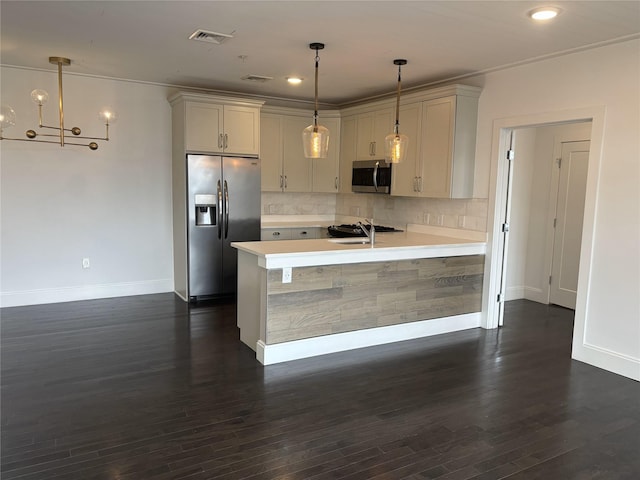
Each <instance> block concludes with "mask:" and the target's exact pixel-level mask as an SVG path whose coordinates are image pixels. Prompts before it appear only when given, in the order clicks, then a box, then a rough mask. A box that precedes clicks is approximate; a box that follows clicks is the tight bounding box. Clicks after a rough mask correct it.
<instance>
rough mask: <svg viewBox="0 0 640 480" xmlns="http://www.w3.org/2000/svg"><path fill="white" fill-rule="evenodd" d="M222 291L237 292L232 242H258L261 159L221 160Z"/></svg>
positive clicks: (235, 256)
mask: <svg viewBox="0 0 640 480" xmlns="http://www.w3.org/2000/svg"><path fill="white" fill-rule="evenodd" d="M222 162H223V163H222V174H223V177H224V179H223V186H222V188H223V203H224V210H223V223H224V227H223V229H222V239H223V250H222V251H223V254H222V255H223V259H222V263H223V271H222V292H223V293H225V294H229V293H235V292H236V289H237V268H238V253H237V251H236V249H235V248H232V247H231V242H245V241H259V240H260V160H259V159H257V158H239V157H238V158H235V157H224V158H223V159H222Z"/></svg>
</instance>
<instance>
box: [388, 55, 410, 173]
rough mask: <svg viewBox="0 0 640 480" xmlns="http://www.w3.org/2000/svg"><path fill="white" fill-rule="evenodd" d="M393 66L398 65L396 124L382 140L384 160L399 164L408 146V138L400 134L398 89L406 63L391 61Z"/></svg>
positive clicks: (397, 60)
mask: <svg viewBox="0 0 640 480" xmlns="http://www.w3.org/2000/svg"><path fill="white" fill-rule="evenodd" d="M393 64H394V65H398V96H397V98H396V123H395V125H394V127H393V133H390V134H389V135H387V136H386V137H385V139H384V158H385V160H386V161H387V162H389V163H400V162H402V161H403V160H404V157H405V155H406V154H407V147H408V146H409V137H407V136H406V135H402V134H401V133H400V120H399V118H400V88H401V81H402V78H401V77H402V75H401V68H402V65H406V64H407V61H406V60H404V59H402V58H399V59H396V60H394V61H393Z"/></svg>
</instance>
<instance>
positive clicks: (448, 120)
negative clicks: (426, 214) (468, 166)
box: [419, 96, 455, 198]
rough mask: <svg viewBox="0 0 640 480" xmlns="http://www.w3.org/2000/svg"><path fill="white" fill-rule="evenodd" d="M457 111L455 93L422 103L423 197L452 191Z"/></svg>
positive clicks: (421, 174) (447, 195)
mask: <svg viewBox="0 0 640 480" xmlns="http://www.w3.org/2000/svg"><path fill="white" fill-rule="evenodd" d="M454 113H455V96H452V97H445V98H439V99H437V100H429V101H426V102H424V103H423V109H422V149H421V151H422V154H421V161H422V162H421V171H420V175H419V177H420V186H421V189H420V190H421V195H422V196H423V197H436V198H448V197H450V195H451V172H452V158H453V157H452V154H453V127H454Z"/></svg>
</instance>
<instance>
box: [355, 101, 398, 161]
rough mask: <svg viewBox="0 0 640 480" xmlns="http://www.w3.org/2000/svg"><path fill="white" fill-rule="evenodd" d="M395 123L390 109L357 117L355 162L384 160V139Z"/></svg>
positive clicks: (382, 109)
mask: <svg viewBox="0 0 640 480" xmlns="http://www.w3.org/2000/svg"><path fill="white" fill-rule="evenodd" d="M394 123H395V117H394V112H393V109H392V108H380V109H378V110H374V111H371V112H366V113H361V114H359V115H357V134H356V135H357V140H356V159H357V160H379V159H381V158H384V138H385V137H386V136H387V135H389V134H390V133H391V132H392V131H393V124H394Z"/></svg>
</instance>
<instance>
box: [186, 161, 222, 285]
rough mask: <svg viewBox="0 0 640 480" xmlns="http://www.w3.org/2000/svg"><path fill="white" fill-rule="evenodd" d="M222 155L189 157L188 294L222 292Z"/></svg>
mask: <svg viewBox="0 0 640 480" xmlns="http://www.w3.org/2000/svg"><path fill="white" fill-rule="evenodd" d="M221 166H222V157H216V156H209V155H188V156H187V196H188V201H187V208H188V215H187V218H188V225H187V242H188V246H189V250H188V254H187V256H188V266H189V296H190V297H199V296H207V295H216V294H218V293H220V292H221V291H222V235H223V232H222V228H221V226H222V225H221V220H222V219H223V214H222V209H223V196H222V195H223V188H222V177H221V171H222V170H221Z"/></svg>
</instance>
